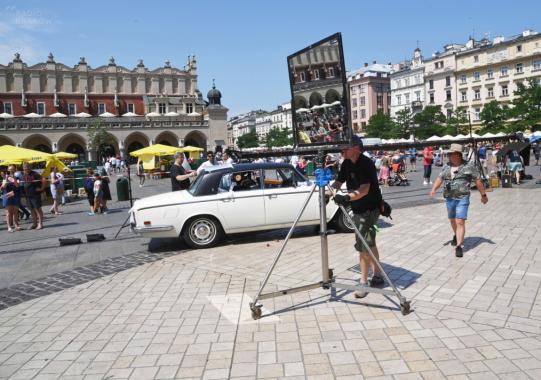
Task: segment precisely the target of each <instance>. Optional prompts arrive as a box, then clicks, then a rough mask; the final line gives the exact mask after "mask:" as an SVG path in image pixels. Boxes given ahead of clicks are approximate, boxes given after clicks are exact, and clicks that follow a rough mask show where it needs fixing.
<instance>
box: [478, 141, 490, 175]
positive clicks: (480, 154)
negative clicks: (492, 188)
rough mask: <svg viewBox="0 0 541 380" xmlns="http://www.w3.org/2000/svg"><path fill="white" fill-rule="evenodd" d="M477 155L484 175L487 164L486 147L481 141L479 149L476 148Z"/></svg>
mask: <svg viewBox="0 0 541 380" xmlns="http://www.w3.org/2000/svg"><path fill="white" fill-rule="evenodd" d="M477 157H479V162H480V163H481V167H482V168H483V175H484V176H485V177H486V175H487V174H488V166H487V147H486V146H485V144H483V143H481V144H480V145H479V149H478V150H477Z"/></svg>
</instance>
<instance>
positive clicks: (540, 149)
mask: <svg viewBox="0 0 541 380" xmlns="http://www.w3.org/2000/svg"><path fill="white" fill-rule="evenodd" d="M533 155H534V157H535V164H534V165H535V166H539V156H541V142H539V141H537V142H536V143H535V144H534V145H533Z"/></svg>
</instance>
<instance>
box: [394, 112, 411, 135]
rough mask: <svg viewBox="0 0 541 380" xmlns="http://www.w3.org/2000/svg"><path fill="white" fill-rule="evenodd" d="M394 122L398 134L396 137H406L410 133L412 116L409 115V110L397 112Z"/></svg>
mask: <svg viewBox="0 0 541 380" xmlns="http://www.w3.org/2000/svg"><path fill="white" fill-rule="evenodd" d="M394 122H395V124H396V127H397V129H398V131H399V132H400V136H397V137H407V135H408V134H409V133H410V132H411V124H412V123H413V114H412V113H411V110H410V109H409V108H404V109H401V110H400V111H398V112H397V113H396V116H395V118H394Z"/></svg>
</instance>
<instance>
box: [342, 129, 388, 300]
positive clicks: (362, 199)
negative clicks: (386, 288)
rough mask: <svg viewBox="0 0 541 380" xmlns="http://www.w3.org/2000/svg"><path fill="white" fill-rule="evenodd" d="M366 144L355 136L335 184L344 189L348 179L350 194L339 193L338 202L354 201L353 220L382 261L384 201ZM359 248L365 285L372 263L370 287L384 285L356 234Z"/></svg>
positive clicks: (362, 280)
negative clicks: (379, 241) (379, 233)
mask: <svg viewBox="0 0 541 380" xmlns="http://www.w3.org/2000/svg"><path fill="white" fill-rule="evenodd" d="M362 148H363V143H362V140H361V138H360V137H358V136H356V135H353V139H352V146H351V147H350V148H348V149H345V150H343V151H342V155H343V156H344V162H343V163H342V166H341V168H340V172H339V173H338V177H337V178H336V181H334V182H333V184H332V187H333V188H335V189H340V187H341V186H342V184H343V183H344V182H346V186H347V190H348V193H347V194H346V195H342V194H336V195H335V196H334V201H335V202H336V204H338V205H344V206H345V205H347V204H351V208H352V210H353V221H354V222H355V225H356V226H357V228H358V229H359V231H360V232H361V235H362V236H363V238H364V239H365V240H366V242H367V244H368V246H369V247H370V249H371V250H372V252H373V253H374V256H375V257H376V258H377V259H378V260H379V253H378V248H377V246H376V227H374V226H375V225H376V224H377V222H378V218H379V214H380V207H381V202H382V197H381V192H380V189H379V184H378V174H377V171H376V166H375V165H374V163H373V162H372V160H371V159H370V158H368V157H366V156H365V155H364V154H362ZM355 237H356V239H355V240H356V241H355V249H356V250H357V251H358V252H359V261H360V267H361V280H360V283H361V286H368V270H369V267H370V266H372V272H373V276H372V279H371V280H370V286H372V287H374V286H381V285H383V283H384V281H383V278H382V277H381V273H380V270H379V268H378V267H377V265H375V263H374V262H373V261H372V258H371V257H370V254H369V253H368V251H367V249H366V247H365V246H364V245H363V244H362V242H361V241H360V239H359V238H358V237H357V235H355ZM367 294H368V293H367V292H365V291H356V292H355V297H357V298H363V297H366V296H367Z"/></svg>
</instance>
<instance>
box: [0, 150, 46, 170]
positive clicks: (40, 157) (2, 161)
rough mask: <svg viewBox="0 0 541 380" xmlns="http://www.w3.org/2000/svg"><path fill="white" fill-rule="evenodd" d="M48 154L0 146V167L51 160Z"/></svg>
mask: <svg viewBox="0 0 541 380" xmlns="http://www.w3.org/2000/svg"><path fill="white" fill-rule="evenodd" d="M53 158H54V156H53V155H52V154H50V153H44V152H40V151H38V150H32V149H26V148H19V147H17V146H13V145H2V146H0V165H2V166H5V165H9V164H14V165H19V164H22V163H23V162H29V163H32V162H41V161H47V160H50V159H53Z"/></svg>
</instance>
